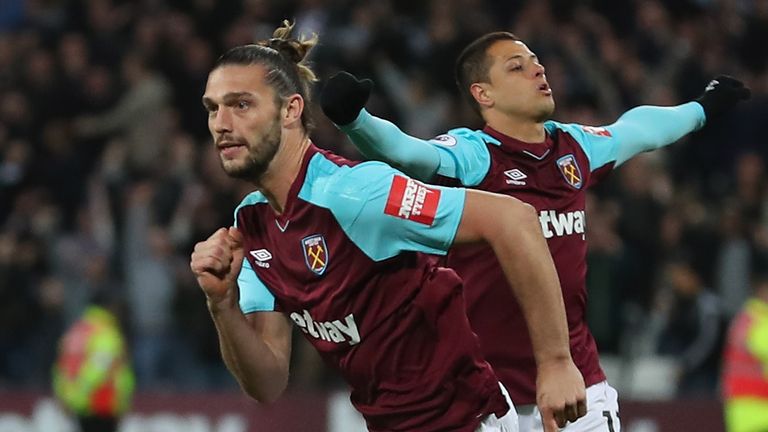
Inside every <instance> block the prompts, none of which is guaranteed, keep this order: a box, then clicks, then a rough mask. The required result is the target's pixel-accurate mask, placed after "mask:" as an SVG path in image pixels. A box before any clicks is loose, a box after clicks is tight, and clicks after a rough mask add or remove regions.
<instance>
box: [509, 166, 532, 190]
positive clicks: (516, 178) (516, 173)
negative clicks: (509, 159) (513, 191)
mask: <svg viewBox="0 0 768 432" xmlns="http://www.w3.org/2000/svg"><path fill="white" fill-rule="evenodd" d="M504 175H505V176H507V184H513V185H516V186H524V185H525V181H524V180H525V179H527V178H528V176H527V175H526V174H525V173H524V172H522V171H520V170H519V169H517V168H513V169H511V170H506V171H504Z"/></svg>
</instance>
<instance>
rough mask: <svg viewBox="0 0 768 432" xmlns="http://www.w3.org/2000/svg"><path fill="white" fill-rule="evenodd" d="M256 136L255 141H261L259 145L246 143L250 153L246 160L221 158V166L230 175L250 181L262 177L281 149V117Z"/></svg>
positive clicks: (276, 118)
mask: <svg viewBox="0 0 768 432" xmlns="http://www.w3.org/2000/svg"><path fill="white" fill-rule="evenodd" d="M256 138H257V139H256V140H255V141H256V142H260V144H259V145H251V143H249V142H247V143H246V147H247V148H248V155H247V156H246V158H245V160H242V161H241V160H224V159H220V162H221V168H222V169H223V170H224V172H225V173H227V175H228V176H230V177H232V178H236V179H240V180H249V181H257V180H258V179H259V178H261V176H262V175H263V174H264V172H265V171H267V168H269V164H270V163H272V159H274V158H275V155H276V154H277V151H278V150H279V149H280V140H281V139H282V131H281V129H280V122H279V117H278V116H276V117H275V119H274V120H273V121H272V123H271V124H270V125H269V128H268V129H267V130H266V131H265V132H264V133H262V134H261V136H258V137H256Z"/></svg>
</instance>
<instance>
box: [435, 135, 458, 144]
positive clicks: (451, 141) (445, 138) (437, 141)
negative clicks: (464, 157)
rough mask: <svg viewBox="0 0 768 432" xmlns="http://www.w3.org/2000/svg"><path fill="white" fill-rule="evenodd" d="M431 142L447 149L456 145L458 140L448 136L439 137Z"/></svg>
mask: <svg viewBox="0 0 768 432" xmlns="http://www.w3.org/2000/svg"><path fill="white" fill-rule="evenodd" d="M429 141H430V142H432V143H435V144H437V145H441V146H445V147H453V146H455V145H456V138H454V137H452V136H451V135H448V134H442V135H438V136H436V137H434V138H432V139H431V140H429Z"/></svg>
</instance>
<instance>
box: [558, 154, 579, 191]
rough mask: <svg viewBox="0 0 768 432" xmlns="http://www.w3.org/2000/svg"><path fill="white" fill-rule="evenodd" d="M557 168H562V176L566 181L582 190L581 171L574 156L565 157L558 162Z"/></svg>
mask: <svg viewBox="0 0 768 432" xmlns="http://www.w3.org/2000/svg"><path fill="white" fill-rule="evenodd" d="M557 167H558V168H560V174H562V175H563V178H565V181H566V182H568V184H569V185H571V186H573V187H574V188H576V189H581V185H582V183H583V182H582V180H581V170H580V169H579V165H578V164H577V163H576V158H575V157H573V155H572V154H569V155H565V156H563V157H561V158H560V159H558V160H557Z"/></svg>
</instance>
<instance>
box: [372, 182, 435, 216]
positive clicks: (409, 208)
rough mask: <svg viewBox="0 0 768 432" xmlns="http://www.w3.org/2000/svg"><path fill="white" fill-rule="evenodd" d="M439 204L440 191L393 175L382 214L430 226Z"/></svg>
mask: <svg viewBox="0 0 768 432" xmlns="http://www.w3.org/2000/svg"><path fill="white" fill-rule="evenodd" d="M439 202H440V190H439V189H433V188H430V187H428V186H426V185H424V184H423V183H420V182H417V181H416V180H413V179H410V178H407V177H403V176H400V175H395V177H394V178H393V179H392V186H391V187H390V190H389V196H388V197H387V206H386V207H385V208H384V213H386V214H388V215H390V216H395V217H399V218H401V219H407V220H412V221H414V222H419V223H422V224H424V225H432V222H434V221H435V215H436V214H437V205H438V203H439Z"/></svg>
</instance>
